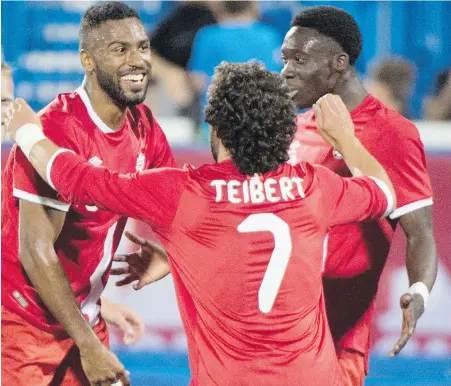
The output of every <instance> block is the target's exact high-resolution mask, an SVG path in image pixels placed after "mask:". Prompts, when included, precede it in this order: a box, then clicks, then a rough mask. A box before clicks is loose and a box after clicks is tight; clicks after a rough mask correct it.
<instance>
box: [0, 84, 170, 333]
mask: <svg viewBox="0 0 451 386" xmlns="http://www.w3.org/2000/svg"><path fill="white" fill-rule="evenodd" d="M41 122H42V124H43V128H44V133H45V134H46V136H47V137H48V138H50V139H52V140H53V141H54V142H55V143H56V144H58V145H61V146H64V147H66V148H69V149H71V150H73V151H75V152H76V153H77V154H79V155H80V156H82V157H83V159H85V160H89V162H90V164H92V165H106V166H107V167H109V168H111V169H112V170H116V171H119V172H123V173H128V172H134V171H136V170H143V169H146V168H152V167H162V166H174V160H173V157H172V154H171V150H170V148H169V145H168V143H167V141H166V138H165V136H164V134H163V132H162V130H161V128H160V126H159V125H158V123H157V122H156V120H155V119H154V118H153V116H152V114H151V112H150V110H149V109H148V108H147V107H146V106H144V105H138V106H135V107H132V108H130V109H129V110H128V113H127V117H126V119H125V121H124V123H123V126H122V127H121V128H120V129H119V130H116V131H113V130H111V129H110V128H109V127H107V126H106V125H105V124H104V123H103V122H102V121H101V120H100V118H99V117H98V116H97V115H96V113H95V112H94V110H93V108H92V106H91V103H90V101H89V98H88V95H87V94H86V92H85V91H84V90H83V89H82V88H79V89H77V90H76V92H74V93H68V94H60V95H59V96H58V97H57V98H56V99H55V100H54V101H53V102H52V103H50V105H48V106H47V107H46V108H45V109H44V110H43V111H42V112H41ZM19 200H26V201H31V202H33V203H36V204H41V205H44V206H47V207H50V208H53V209H57V210H61V211H65V212H67V214H66V220H65V223H64V226H63V228H62V231H61V234H60V236H59V237H58V239H57V240H56V242H55V244H54V248H55V251H56V253H57V255H58V258H59V260H60V262H61V265H62V267H63V269H64V271H65V273H66V276H67V278H68V279H69V282H70V284H71V286H72V289H73V291H74V294H75V297H76V299H77V301H78V302H79V304H80V308H81V311H82V313H83V314H84V315H85V317H86V318H87V319H88V320H89V322H90V324H91V325H95V324H96V323H97V322H98V320H99V310H100V304H99V298H100V295H101V293H102V291H103V289H104V287H105V284H106V281H107V278H108V275H109V268H110V266H111V259H112V256H113V254H114V251H115V250H116V248H117V246H118V244H119V241H120V238H121V235H122V232H123V229H124V226H125V222H126V218H124V217H122V216H120V215H117V214H113V213H110V212H107V211H105V210H101V209H99V208H97V207H96V206H93V205H69V204H68V203H67V202H66V201H64V199H62V198H61V197H60V196H59V195H58V194H57V193H56V192H55V191H54V190H53V189H51V188H50V187H49V186H48V185H47V184H46V183H45V182H44V181H43V180H42V179H41V178H40V177H39V176H38V174H37V173H36V172H35V171H34V169H33V167H32V166H31V164H30V163H29V162H28V160H27V159H26V158H25V156H24V154H23V153H22V151H21V150H20V149H18V148H17V147H14V148H13V150H12V151H11V154H10V156H9V159H8V162H7V164H6V167H5V171H4V175H3V186H2V306H3V307H6V308H7V309H8V310H10V311H13V312H15V313H17V314H19V315H21V316H22V317H23V318H24V319H25V320H27V321H28V322H29V323H30V324H32V325H34V326H36V327H38V328H41V329H43V330H46V331H49V332H63V331H64V330H63V328H62V326H61V325H60V324H59V323H57V322H56V320H55V319H54V318H53V316H52V315H51V314H50V312H49V310H48V309H47V308H46V307H45V305H44V303H43V302H42V300H41V299H40V298H39V296H38V294H37V292H36V290H35V289H34V287H33V286H32V284H31V283H30V280H29V278H28V276H27V275H26V273H25V271H24V269H23V267H22V265H21V263H20V260H19V256H18V251H19V246H18V240H19ZM37 232H38V230H37Z"/></svg>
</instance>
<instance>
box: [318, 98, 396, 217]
mask: <svg viewBox="0 0 451 386" xmlns="http://www.w3.org/2000/svg"><path fill="white" fill-rule="evenodd" d="M313 108H314V111H315V116H316V120H317V126H318V130H319V133H320V134H321V136H322V137H323V139H324V140H325V141H326V142H327V143H329V144H330V145H331V146H332V147H333V148H334V149H336V150H337V151H338V152H340V154H341V155H342V156H343V158H344V160H345V161H346V163H347V165H348V166H349V169H350V170H351V172H352V173H353V174H354V175H355V176H359V175H362V174H363V175H365V176H370V177H375V178H377V179H378V180H381V181H382V182H384V183H385V185H387V186H388V188H389V189H390V192H391V194H392V196H393V198H394V200H395V202H394V207H395V208H396V193H395V190H394V189H393V185H392V182H391V180H390V178H389V177H388V174H387V172H386V171H385V169H384V168H383V166H382V165H381V164H380V163H379V162H378V161H377V160H376V159H375V158H374V157H373V156H372V155H371V154H370V153H369V152H368V150H366V149H365V147H364V146H363V145H362V144H361V143H360V141H359V140H358V139H357V138H356V136H355V135H354V124H353V122H352V119H351V116H350V114H349V111H348V109H347V108H346V106H345V104H344V103H343V101H342V100H341V98H340V97H339V96H338V95H332V94H327V95H325V96H323V97H321V98H320V99H319V100H318V102H317V103H316V104H315V105H314V106H313Z"/></svg>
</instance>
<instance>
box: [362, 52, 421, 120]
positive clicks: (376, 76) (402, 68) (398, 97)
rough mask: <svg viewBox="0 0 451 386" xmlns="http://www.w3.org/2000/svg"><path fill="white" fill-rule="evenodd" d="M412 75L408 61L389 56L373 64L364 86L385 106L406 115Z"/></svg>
mask: <svg viewBox="0 0 451 386" xmlns="http://www.w3.org/2000/svg"><path fill="white" fill-rule="evenodd" d="M414 75H415V70H414V67H413V66H412V64H411V63H410V62H408V61H407V60H405V59H402V58H389V59H385V60H382V61H380V62H379V63H377V64H376V65H375V67H374V68H373V70H372V71H371V72H370V79H369V81H367V82H366V87H367V89H368V91H369V92H370V93H371V94H373V95H374V96H375V97H376V98H378V99H379V100H380V101H382V103H384V104H385V105H386V106H388V107H390V108H391V109H393V110H396V111H397V112H398V113H400V114H402V115H404V116H407V115H408V114H407V103H408V100H409V97H410V93H411V91H412V86H413V81H414Z"/></svg>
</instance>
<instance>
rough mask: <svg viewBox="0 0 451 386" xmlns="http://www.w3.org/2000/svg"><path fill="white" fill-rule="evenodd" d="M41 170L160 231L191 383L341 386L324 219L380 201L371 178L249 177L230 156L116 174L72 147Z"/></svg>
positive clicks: (375, 208)
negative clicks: (326, 295) (328, 313)
mask: <svg viewBox="0 0 451 386" xmlns="http://www.w3.org/2000/svg"><path fill="white" fill-rule="evenodd" d="M48 175H50V176H51V181H52V182H53V183H54V184H55V186H56V188H57V190H58V191H60V192H61V194H62V195H63V196H64V197H66V198H67V199H68V200H69V201H74V202H77V203H85V204H89V205H92V204H94V205H98V206H100V207H102V208H105V209H107V210H110V211H112V212H115V213H119V214H122V215H127V216H131V217H134V218H137V219H140V220H143V221H146V222H147V223H149V224H150V225H151V226H152V228H153V229H154V230H155V231H156V232H157V234H158V235H159V236H160V237H161V240H162V242H163V244H164V246H165V248H166V250H167V252H168V255H169V261H170V264H171V272H172V274H173V277H174V283H175V288H176V293H177V298H178V303H179V308H180V312H181V316H182V320H183V323H184V327H185V331H186V335H187V339H188V348H189V358H190V367H191V375H192V384H193V385H218V384H220V385H230V386H232V385H233V386H240V385H249V384H251V385H274V386H276V385H277V386H280V385H318V386H319V385H321V386H327V385H341V384H342V380H341V377H342V376H341V373H340V369H339V365H338V361H337V358H336V354H335V348H334V346H333V340H332V336H331V334H330V331H329V329H328V326H327V320H326V317H325V309H324V302H323V295H322V269H323V245H324V239H325V236H326V234H327V232H328V229H329V228H330V227H331V226H334V225H337V224H343V223H349V222H354V221H361V220H363V219H365V218H368V217H370V218H375V217H379V216H381V215H382V214H383V213H384V212H385V211H386V210H387V207H388V202H387V197H386V195H385V194H384V192H383V191H382V190H381V189H379V188H377V185H376V183H375V182H374V181H373V180H371V179H370V178H356V179H343V178H341V177H339V176H337V175H336V174H334V173H332V172H331V171H329V170H328V169H326V168H323V167H321V166H317V167H312V166H311V165H308V164H303V165H298V166H295V167H292V166H290V165H284V166H283V167H281V168H280V169H279V170H277V171H275V172H271V173H268V174H266V175H264V176H261V177H258V176H257V177H253V178H247V177H246V176H243V175H241V174H240V173H239V172H238V170H237V169H236V167H235V166H234V165H233V163H232V162H231V161H230V160H227V161H224V162H222V163H219V164H213V165H205V166H203V167H200V168H199V169H192V168H188V169H186V170H177V169H160V170H153V171H146V172H144V173H138V174H135V175H119V174H117V173H111V172H109V171H108V170H106V169H105V168H95V167H92V166H90V165H89V164H88V163H84V164H81V163H80V158H79V157H77V156H76V155H74V154H71V153H69V152H64V153H61V154H60V155H58V156H57V157H56V159H55V161H54V163H53V167H51V166H50V167H49V170H48ZM387 189H388V188H387ZM388 195H389V193H388ZM293 299H296V300H295V301H294V300H293Z"/></svg>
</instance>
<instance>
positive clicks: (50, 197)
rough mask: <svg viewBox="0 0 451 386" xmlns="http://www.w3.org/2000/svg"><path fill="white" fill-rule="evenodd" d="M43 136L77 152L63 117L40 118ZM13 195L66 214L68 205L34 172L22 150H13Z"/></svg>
mask: <svg viewBox="0 0 451 386" xmlns="http://www.w3.org/2000/svg"><path fill="white" fill-rule="evenodd" d="M41 123H42V125H43V129H44V133H45V135H46V136H47V137H48V138H50V139H51V140H52V141H53V142H55V143H56V144H57V145H58V146H63V147H65V148H68V149H71V150H74V151H77V150H78V149H77V148H78V146H77V144H76V143H77V142H76V141H75V140H73V139H71V131H72V128H71V127H70V126H69V125H66V123H67V122H66V119H65V118H64V117H59V118H58V117H56V116H54V117H52V118H49V117H48V116H45V115H44V116H41ZM13 195H14V196H15V197H17V198H19V199H22V200H26V201H30V202H34V203H36V204H41V205H45V206H48V207H51V208H54V209H58V210H61V211H65V212H67V211H68V210H69V208H70V205H69V204H68V203H67V202H65V201H64V200H63V199H62V198H61V197H60V196H59V195H58V194H57V192H56V191H55V190H53V189H52V188H51V187H50V186H49V185H47V184H46V182H45V181H44V180H43V179H42V178H41V177H40V176H39V174H38V173H37V172H36V171H35V170H34V168H33V166H32V165H31V164H30V162H29V161H28V160H27V158H26V157H25V155H24V154H23V152H22V150H20V149H19V148H17V147H16V148H15V150H14V169H13Z"/></svg>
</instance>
